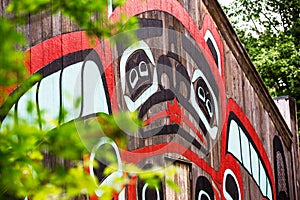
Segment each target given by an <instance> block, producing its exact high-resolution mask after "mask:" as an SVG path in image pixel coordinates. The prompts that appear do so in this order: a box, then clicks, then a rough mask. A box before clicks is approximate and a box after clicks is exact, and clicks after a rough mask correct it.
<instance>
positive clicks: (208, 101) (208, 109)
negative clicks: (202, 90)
mask: <svg viewBox="0 0 300 200" xmlns="http://www.w3.org/2000/svg"><path fill="white" fill-rule="evenodd" d="M205 104H206V109H207V111H208V114H209V116H210V117H212V116H213V114H214V113H213V111H212V105H211V102H210V100H209V99H207V100H206V103H205Z"/></svg>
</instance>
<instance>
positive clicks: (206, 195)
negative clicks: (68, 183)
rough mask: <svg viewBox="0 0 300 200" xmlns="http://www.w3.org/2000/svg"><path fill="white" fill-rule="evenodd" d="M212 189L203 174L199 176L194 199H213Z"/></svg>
mask: <svg viewBox="0 0 300 200" xmlns="http://www.w3.org/2000/svg"><path fill="white" fill-rule="evenodd" d="M214 196H215V195H214V191H213V188H212V186H211V184H210V182H209V180H208V179H207V178H206V177H205V176H199V177H198V178H197V182H196V190H195V199H196V200H214V199H215V197H214Z"/></svg>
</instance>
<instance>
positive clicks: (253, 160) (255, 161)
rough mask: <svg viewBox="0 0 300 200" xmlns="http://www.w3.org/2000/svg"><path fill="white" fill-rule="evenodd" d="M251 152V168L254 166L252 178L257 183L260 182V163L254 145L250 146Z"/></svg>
mask: <svg viewBox="0 0 300 200" xmlns="http://www.w3.org/2000/svg"><path fill="white" fill-rule="evenodd" d="M250 151H251V166H252V177H253V178H254V180H255V182H257V183H258V182H259V166H258V164H259V162H258V160H259V159H258V155H257V153H256V151H255V149H254V148H253V146H252V144H250Z"/></svg>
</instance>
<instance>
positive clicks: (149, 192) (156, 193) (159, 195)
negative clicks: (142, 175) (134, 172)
mask: <svg viewBox="0 0 300 200" xmlns="http://www.w3.org/2000/svg"><path fill="white" fill-rule="evenodd" d="M152 167H153V166H152V164H147V165H145V166H144V167H143V169H144V170H146V169H150V168H152ZM158 185H159V188H150V187H148V186H147V184H146V183H145V182H144V181H143V180H141V179H138V180H137V198H138V200H158V199H159V200H164V195H163V183H162V182H161V181H160V183H159V184H158ZM143 197H144V198H143Z"/></svg>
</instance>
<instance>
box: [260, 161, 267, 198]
mask: <svg viewBox="0 0 300 200" xmlns="http://www.w3.org/2000/svg"><path fill="white" fill-rule="evenodd" d="M259 169H260V171H259V172H260V173H259V174H260V175H259V185H260V190H261V192H262V194H263V195H264V196H267V185H266V184H267V182H266V179H267V176H266V171H265V170H264V167H263V165H262V163H261V161H259Z"/></svg>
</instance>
